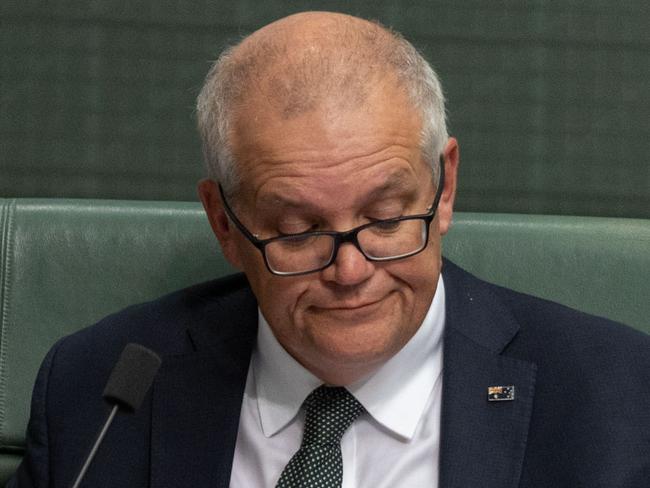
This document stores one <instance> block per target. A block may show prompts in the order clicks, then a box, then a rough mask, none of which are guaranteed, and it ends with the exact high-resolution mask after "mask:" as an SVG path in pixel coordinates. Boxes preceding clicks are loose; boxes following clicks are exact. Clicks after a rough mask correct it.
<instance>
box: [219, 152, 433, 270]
mask: <svg viewBox="0 0 650 488" xmlns="http://www.w3.org/2000/svg"><path fill="white" fill-rule="evenodd" d="M444 186H445V160H444V158H443V157H442V156H440V175H439V178H438V188H437V189H436V194H435V197H434V199H433V203H432V204H431V206H430V207H429V211H428V212H426V213H423V214H416V215H405V216H403V217H395V218H392V219H384V220H375V221H373V222H368V223H366V224H363V225H360V226H358V227H354V228H353V229H350V230H347V231H343V232H338V231H334V230H323V231H314V232H301V233H298V234H286V235H282V236H275V237H269V238H267V239H259V238H257V237H256V236H255V234H253V233H252V232H251V231H249V230H248V229H247V228H246V226H245V225H244V224H243V223H242V222H241V221H240V220H239V218H237V216H236V215H235V212H234V211H233V209H232V208H231V207H230V204H229V203H228V200H227V199H226V196H225V194H224V191H223V188H222V187H221V184H219V194H220V195H221V201H222V202H223V207H224V210H225V211H226V215H227V216H228V218H229V219H230V220H231V221H232V222H233V223H234V224H235V226H236V227H237V229H239V231H240V232H241V233H242V234H243V235H244V237H246V239H248V241H250V243H251V244H253V246H255V247H256V248H257V249H259V250H260V252H261V253H262V257H263V258H264V264H265V265H266V268H267V269H268V270H269V272H270V273H271V274H274V275H276V276H300V275H306V274H311V273H316V272H318V271H322V270H323V269H325V268H327V267H328V266H331V265H332V263H333V262H334V261H336V256H337V254H338V251H339V248H340V247H341V245H343V244H345V243H348V242H349V243H351V244H353V245H354V247H356V248H357V249H358V250H359V252H360V253H361V254H362V255H363V256H364V257H365V258H366V259H367V260H368V261H377V262H381V261H396V260H398V259H404V258H408V257H411V256H415V255H416V254H419V253H421V252H422V251H423V250H424V249H426V247H427V244H428V243H429V228H430V226H431V222H432V221H433V219H434V217H435V215H436V211H437V210H438V204H439V203H440V197H441V196H442V191H443V189H444ZM416 219H420V220H424V221H425V223H426V225H425V229H426V236H425V239H424V245H423V246H422V248H420V249H418V250H416V251H413V252H410V253H406V254H404V255H400V256H394V257H386V258H377V257H373V256H368V255H367V254H366V253H365V252H364V250H363V249H362V248H361V245H360V244H359V240H358V239H357V235H358V234H359V232H361V231H362V230H364V229H367V228H368V227H372V226H376V225H378V224H379V225H382V224H389V223H393V222H401V221H404V220H416ZM312 236H314V237H317V236H330V237H332V238H333V239H334V247H333V248H332V254H331V256H330V258H329V259H328V261H327V263H326V264H324V265H323V266H321V267H319V268H316V269H311V270H309V271H298V272H292V271H289V272H282V271H277V270H274V269H272V268H271V266H270V265H269V261H268V258H267V257H266V251H265V248H266V246H267V245H268V244H270V243H272V242H277V241H282V240H289V239H295V238H296V237H312Z"/></svg>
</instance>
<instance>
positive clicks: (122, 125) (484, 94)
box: [0, 0, 650, 218]
mask: <svg viewBox="0 0 650 488" xmlns="http://www.w3.org/2000/svg"><path fill="white" fill-rule="evenodd" d="M306 9H321V10H322V9H327V10H338V11H344V12H349V13H353V14H357V15H361V16H364V17H368V18H375V19H378V20H380V21H382V22H383V23H385V24H387V25H390V26H393V27H394V28H396V29H397V30H399V31H401V32H402V33H404V35H405V36H406V37H407V38H409V39H410V40H411V41H412V42H413V43H414V44H415V45H416V46H418V47H419V48H420V49H421V50H422V51H423V52H424V53H425V55H426V56H427V58H428V59H429V60H430V61H431V62H432V64H433V65H434V67H435V68H436V69H437V71H438V72H439V74H440V76H441V78H442V80H443V85H444V87H445V92H446V94H447V98H448V111H449V123H450V129H451V132H452V134H454V135H455V136H457V137H458V139H459V141H460V144H461V156H462V163H461V169H460V188H459V195H458V208H459V209H460V210H466V211H492V212H519V213H522V212H523V213H526V212H529V213H552V214H577V215H602V216H627V217H642V218H650V158H649V157H648V154H650V133H649V132H650V130H649V126H648V114H650V90H649V89H648V80H649V79H650V29H649V28H648V26H649V25H650V6H649V4H648V3H647V2H646V1H641V0H628V1H623V2H609V1H603V0H566V1H563V2H551V1H541V0H537V1H514V0H511V1H490V2H486V1H484V0H468V1H459V2H446V1H445V2H443V1H425V0H411V1H406V0H400V1H398V0H390V1H389V0H382V1H373V2H370V1H348V2H345V1H328V2H325V1H320V2H316V1H311V2H309V1H278V0H275V1H264V2H258V1H252V0H246V1H207V0H206V1H196V0H184V1H181V0H175V1H171V0H164V1H162V0H149V1H138V2H122V1H119V2H118V1H116V0H101V1H100V0H96V1H77V2H74V1H73V2H70V1H66V2H64V1H57V0H52V1H34V0H31V1H29V0H27V1H18V0H10V1H7V0H4V1H3V2H2V3H0V196H4V197H11V196H43V197H51V196H60V197H93V198H127V199H128V198H130V199H134V198H135V199H154V200H165V199H176V200H195V199H196V196H195V189H194V187H195V182H196V180H197V179H198V178H200V177H201V175H202V172H203V170H202V166H201V156H200V147H199V141H198V136H197V135H196V131H195V128H194V112H193V103H194V98H195V96H196V94H197V92H198V90H199V87H200V86H201V83H202V79H203V77H204V75H205V73H206V72H207V69H208V67H209V63H210V61H211V60H213V59H214V58H215V57H216V55H217V54H218V52H219V51H220V50H221V49H222V48H223V46H225V45H227V44H229V43H232V42H235V41H236V40H238V39H239V38H241V37H242V36H243V35H245V34H247V33H249V32H251V31H252V30H254V29H256V28H258V27H260V26H262V25H264V24H265V23H268V22H269V21H271V20H274V19H276V18H279V17H282V16H284V15H286V14H289V13H292V12H296V11H300V10H306Z"/></svg>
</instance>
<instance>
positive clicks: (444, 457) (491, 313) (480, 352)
mask: <svg viewBox="0 0 650 488" xmlns="http://www.w3.org/2000/svg"><path fill="white" fill-rule="evenodd" d="M444 277H445V292H446V296H447V310H446V324H447V325H446V333H445V344H444V371H443V395H442V417H441V450H440V488H461V487H463V488H466V487H468V486H481V487H482V488H497V487H498V488H512V487H516V486H517V485H518V481H519V477H520V474H521V467H522V462H523V457H524V452H525V447H526V438H527V434H528V424H529V421H530V415H531V411H532V404H533V394H534V385H535V371H536V366H535V365H534V364H533V363H529V362H526V361H521V360H518V359H515V358H511V357H508V356H505V355H503V354H501V353H502V352H503V350H504V348H505V347H506V346H507V345H508V343H510V341H511V340H512V339H513V338H514V336H515V335H516V334H517V332H518V330H519V326H518V324H517V322H516V321H515V319H514V317H513V316H512V314H511V312H510V311H509V310H508V308H507V307H506V306H505V305H504V304H502V303H501V302H500V301H499V299H498V297H497V296H495V295H494V294H493V293H492V292H491V291H490V290H488V289H487V288H486V287H485V286H483V285H480V284H478V283H479V282H477V281H476V280H475V279H474V278H472V277H470V276H468V275H467V274H466V273H464V272H463V271H462V270H460V269H459V268H457V267H456V266H454V265H453V264H451V263H449V262H447V261H445V264H444ZM510 385H514V387H515V399H514V400H512V401H501V402H488V400H487V388H488V387H489V386H510Z"/></svg>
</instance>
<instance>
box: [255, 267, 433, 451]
mask: <svg viewBox="0 0 650 488" xmlns="http://www.w3.org/2000/svg"><path fill="white" fill-rule="evenodd" d="M444 322H445V288H444V284H443V280H442V275H441V276H440V278H439V279H438V286H437V288H436V293H435V295H434V297H433V300H432V301H431V305H430V307H429V310H428V312H427V314H426V316H425V318H424V321H423V322H422V324H421V326H420V327H419V329H418V330H417V332H416V333H415V334H414V335H413V337H411V339H410V340H409V341H408V342H407V343H406V345H405V346H404V347H403V348H402V349H401V350H400V351H399V352H397V354H395V355H394V356H393V357H392V358H390V359H389V360H388V361H386V362H385V363H384V364H383V365H382V366H381V367H380V368H379V369H378V370H377V371H376V372H374V373H373V374H372V375H370V376H369V377H367V378H364V379H363V380H361V381H359V382H357V383H354V384H352V385H349V386H348V390H349V391H350V392H351V393H352V394H353V395H354V396H355V397H356V398H357V400H359V402H360V403H361V404H362V405H363V406H364V407H365V409H366V411H367V412H368V413H369V414H370V415H371V416H372V417H373V419H374V420H375V421H377V422H378V423H379V424H381V425H382V426H383V427H385V428H387V429H388V430H390V431H391V432H393V433H395V434H396V435H398V436H400V437H402V438H404V439H411V438H412V437H413V434H414V433H415V429H416V427H417V425H418V423H419V421H420V418H421V417H422V414H423V413H424V409H425V407H426V405H427V401H428V399H429V396H430V395H431V392H432V391H433V387H434V385H435V383H436V382H437V381H438V380H439V377H440V373H441V371H442V331H443V326H444ZM252 369H253V375H254V377H255V390H256V394H257V406H258V411H259V415H260V423H261V427H262V432H263V433H264V435H265V436H266V437H270V436H272V435H274V434H276V433H277V432H279V431H280V430H281V429H283V428H284V427H285V426H286V425H287V424H289V423H290V422H291V421H292V420H293V419H294V418H295V416H296V415H297V414H298V412H299V410H300V406H301V405H302V403H303V402H304V400H305V398H307V396H308V395H309V393H311V391H312V390H313V389H314V388H316V387H318V386H320V385H321V384H322V381H321V380H319V379H318V378H317V377H316V376H314V375H313V374H312V373H310V372H309V371H308V370H306V369H305V368H304V367H303V366H302V365H301V364H300V363H298V362H297V361H296V360H295V359H293V357H291V355H289V353H287V352H286V351H285V349H284V348H283V347H282V346H281V345H280V343H279V342H278V341H277V339H276V338H275V336H274V335H273V332H272V331H271V328H270V326H269V324H268V322H267V321H266V319H265V318H264V316H263V315H262V313H261V312H259V327H258V333H257V345H256V348H255V350H254V352H253V358H252Z"/></svg>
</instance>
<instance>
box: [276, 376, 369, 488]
mask: <svg viewBox="0 0 650 488" xmlns="http://www.w3.org/2000/svg"><path fill="white" fill-rule="evenodd" d="M303 405H304V407H305V408H306V410H307V415H306V418H305V432H304V434H303V437H302V444H300V449H298V451H297V452H296V453H295V454H294V455H293V457H292V458H291V460H290V461H289V464H287V466H286V467H285V468H284V471H282V475H281V476H280V480H279V481H278V484H277V485H276V488H340V487H341V483H342V481H343V458H342V456H341V437H343V433H344V432H345V431H346V430H347V429H348V427H350V424H352V422H354V420H355V419H356V418H357V417H358V416H359V415H360V414H361V413H362V412H364V411H365V410H364V408H363V406H362V405H361V404H360V403H359V402H358V401H357V399H356V398H354V397H353V396H352V395H351V394H350V392H349V391H348V390H346V389H345V388H343V387H328V386H325V385H323V386H319V387H318V388H316V389H315V390H314V391H312V392H311V394H310V395H309V396H308V397H307V399H306V400H305V403H304V404H303Z"/></svg>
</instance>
